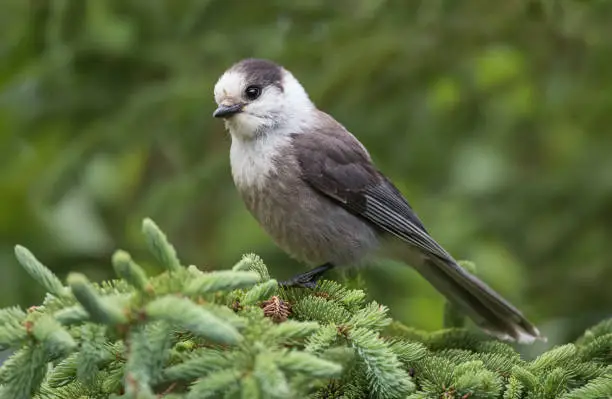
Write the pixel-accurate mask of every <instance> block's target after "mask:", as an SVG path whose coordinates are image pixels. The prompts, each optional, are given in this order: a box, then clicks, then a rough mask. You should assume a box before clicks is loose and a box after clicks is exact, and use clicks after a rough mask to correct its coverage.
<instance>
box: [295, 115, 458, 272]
mask: <svg viewBox="0 0 612 399" xmlns="http://www.w3.org/2000/svg"><path fill="white" fill-rule="evenodd" d="M340 129H343V128H342V127H341V126H339V125H336V126H333V128H330V129H318V130H314V131H312V132H308V133H303V134H295V135H293V137H292V140H293V145H294V148H295V155H296V157H297V160H298V163H299V165H300V168H301V171H302V178H303V179H304V181H306V182H307V183H308V184H309V185H310V186H312V187H313V188H314V189H316V190H317V191H319V192H320V193H322V194H324V195H325V196H327V197H329V198H331V199H332V200H335V201H336V202H337V203H338V204H339V205H341V206H342V207H344V208H345V209H346V210H348V211H349V212H351V213H353V214H355V215H357V216H359V217H362V218H364V219H366V220H368V221H369V222H370V223H372V224H373V225H374V226H376V227H377V228H378V229H379V230H382V231H385V232H388V233H390V234H392V235H395V236H396V237H399V238H400V239H402V240H404V241H405V242H407V243H409V244H411V245H413V246H415V247H417V248H419V249H421V250H422V251H423V252H425V253H429V254H431V255H435V256H436V257H438V258H442V259H445V260H452V257H451V256H450V255H449V254H448V252H446V251H445V250H444V249H443V248H442V247H441V246H440V245H439V244H438V243H437V242H436V241H435V240H434V239H433V238H431V237H430V236H429V234H428V233H427V231H426V230H425V227H424V226H423V223H421V221H420V220H419V218H418V216H417V215H416V214H415V212H414V211H413V210H412V208H411V207H410V205H409V204H408V201H407V200H406V199H405V198H404V197H403V196H402V194H401V193H400V192H399V190H398V189H397V188H396V187H395V186H394V185H393V183H391V182H390V181H389V180H388V179H387V178H386V177H385V176H383V175H382V174H381V173H380V172H379V171H378V170H377V169H376V168H375V167H374V165H373V164H372V161H371V160H370V157H369V155H368V154H367V152H366V151H365V149H364V148H363V146H362V145H361V144H360V143H359V141H357V139H356V138H355V137H354V136H353V135H351V134H350V133H349V132H348V131H346V130H340Z"/></svg>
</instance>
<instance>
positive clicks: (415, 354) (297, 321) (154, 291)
mask: <svg viewBox="0 0 612 399" xmlns="http://www.w3.org/2000/svg"><path fill="white" fill-rule="evenodd" d="M143 233H144V235H145V240H146V241H147V243H148V245H149V249H150V250H151V252H152V254H153V257H154V258H155V259H157V261H158V262H159V263H160V265H161V266H162V267H163V268H164V269H165V272H163V273H162V274H160V275H157V276H147V274H146V273H145V272H144V269H142V268H141V267H140V266H139V265H138V264H137V263H136V262H135V261H134V260H133V259H132V258H131V256H130V255H129V254H128V253H127V252H125V251H117V252H116V253H115V255H114V256H113V258H112V266H113V268H114V270H115V272H116V274H117V275H118V277H119V279H118V280H113V281H108V282H102V283H100V284H96V283H92V282H89V281H88V280H87V278H86V277H85V276H83V275H81V274H78V273H72V274H70V275H69V276H68V278H67V284H66V285H64V284H63V283H62V282H61V281H60V280H59V279H58V278H57V277H56V276H55V275H54V274H53V273H52V272H51V271H50V270H49V269H47V268H46V267H45V266H44V265H43V264H42V263H41V262H39V261H38V260H37V259H36V258H35V257H34V256H33V255H32V254H31V253H30V252H29V251H28V250H27V249H25V248H23V247H17V248H16V256H17V258H18V260H19V263H20V264H22V266H23V267H24V268H25V269H26V270H27V271H28V273H29V274H30V275H31V276H32V277H33V278H34V279H35V280H36V281H37V282H39V283H40V284H41V285H42V286H43V287H44V288H45V289H47V291H49V295H48V296H47V297H46V298H45V301H44V303H43V305H42V306H39V307H33V308H31V309H30V310H29V311H27V312H25V311H23V310H21V309H19V308H17V307H10V308H6V309H0V349H12V350H13V351H14V352H13V354H12V355H11V356H10V358H9V359H8V360H7V361H6V362H5V363H4V364H3V365H2V366H1V367H0V398H14V399H31V398H34V399H81V398H84V397H92V398H93V397H95V398H108V399H119V398H123V399H129V398H133V399H135V398H142V399H148V398H150V399H154V398H164V399H199V398H245V399H246V398H249V399H251V398H254V399H257V398H262V399H265V398H313V399H314V398H320V399H323V398H346V399H356V398H365V397H372V398H402V399H403V398H410V399H417V398H423V399H424V398H433V397H435V398H438V397H443V398H456V399H458V398H461V399H463V398H466V399H467V398H471V399H474V398H498V399H499V398H503V399H525V398H536V397H537V398H543V399H546V398H563V399H578V398H580V399H595V398H604V397H610V396H612V356H610V353H611V350H612V321H610V320H607V321H603V322H602V323H600V324H598V325H597V326H594V327H593V328H591V329H589V330H588V331H587V332H586V333H585V334H584V336H583V337H581V338H580V339H579V340H578V341H577V342H576V343H573V344H567V345H563V346H559V347H556V348H553V349H551V350H549V351H548V352H545V353H543V354H542V355H540V356H539V357H537V358H536V359H534V360H532V361H525V360H523V359H522V358H521V356H520V355H519V354H518V352H516V350H515V349H514V348H513V347H512V346H510V345H508V344H506V343H502V342H499V341H496V340H493V339H491V338H489V337H487V336H484V335H483V334H482V333H479V332H475V331H471V330H468V329H465V328H459V327H460V326H463V324H464V321H465V318H464V316H463V315H462V314H461V313H460V312H459V311H458V309H456V308H454V307H452V306H446V308H445V325H446V327H447V328H446V329H445V330H441V331H436V332H433V333H427V332H422V331H416V330H414V329H411V328H408V327H406V326H403V325H401V324H400V323H398V322H393V321H392V320H391V318H390V317H389V316H388V314H387V312H388V309H387V308H386V307H385V306H383V305H380V304H378V303H376V302H374V301H368V300H366V298H367V295H366V293H365V292H364V291H363V290H359V289H348V288H346V287H344V286H342V285H341V284H338V283H335V282H332V281H322V282H321V283H320V284H319V286H318V287H317V288H316V289H314V290H312V289H283V288H280V287H279V286H278V283H277V281H276V280H275V279H272V278H270V275H269V273H268V270H267V268H266V266H265V264H264V263H263V261H262V260H261V259H260V258H259V257H257V256H256V255H252V254H251V255H245V256H244V257H243V258H242V260H240V261H239V262H238V263H237V264H236V265H235V266H234V267H233V268H231V270H225V271H216V272H208V273H207V272H203V271H201V270H199V269H198V268H197V267H195V266H189V267H183V266H182V263H181V262H180V260H179V258H178V256H177V254H176V251H175V250H174V247H173V246H172V245H171V244H170V243H169V242H168V240H167V238H166V236H165V234H164V233H163V232H162V231H161V230H160V229H159V228H158V227H157V225H155V223H153V222H152V221H151V220H149V219H146V220H145V221H144V222H143ZM464 267H466V268H470V270H471V271H472V272H473V271H474V266H473V265H471V264H469V263H467V264H464Z"/></svg>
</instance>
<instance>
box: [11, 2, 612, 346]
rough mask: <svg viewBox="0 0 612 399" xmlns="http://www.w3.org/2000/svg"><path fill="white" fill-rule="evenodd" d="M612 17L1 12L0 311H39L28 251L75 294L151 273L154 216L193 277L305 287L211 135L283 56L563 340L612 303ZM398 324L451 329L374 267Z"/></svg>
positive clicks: (459, 9)
mask: <svg viewBox="0 0 612 399" xmlns="http://www.w3.org/2000/svg"><path fill="white" fill-rule="evenodd" d="M610 21H612V2H609V1H595V0H591V1H557V0H542V1H539V0H538V1H535V0H534V1H527V0H507V1H490V0H463V1H454V0H421V1H416V0H414V1H402V0H350V1H349V0H344V1H343V0H336V1H323V0H298V1H292V2H290V1H284V0H283V1H281V0H258V1H246V0H244V1H231V0H223V1H222V0H106V1H95V0H91V1H83V0H54V1H40V0H29V1H26V0H3V1H2V3H1V4H0V306H8V305H12V304H20V305H22V306H30V305H33V304H36V303H39V302H40V301H41V299H42V295H43V293H42V291H41V290H40V289H39V287H38V286H36V285H35V284H34V283H33V282H32V280H31V279H30V278H29V277H28V276H27V275H25V273H24V272H22V270H21V269H20V267H19V266H18V265H17V262H16V261H15V259H14V257H13V246H14V245H15V244H17V243H19V244H22V245H25V246H27V247H28V248H30V249H31V250H32V251H33V252H34V253H35V254H36V255H37V256H38V257H39V259H41V260H42V261H43V262H44V263H45V264H46V265H48V266H49V267H51V268H52V269H53V270H54V271H56V272H57V273H58V274H59V275H60V276H61V277H62V278H63V277H65V276H66V274H67V273H68V272H69V271H71V270H78V271H82V272H84V273H86V274H87V275H88V276H89V277H91V278H92V279H95V280H100V279H103V278H108V277H109V276H111V275H112V270H111V266H110V262H109V258H110V255H111V253H112V252H113V251H114V250H115V249H116V248H124V249H127V250H129V251H132V252H133V253H134V256H135V257H136V258H137V260H138V261H140V263H142V264H144V265H147V267H153V266H150V265H149V264H148V263H149V261H150V257H149V256H147V255H146V251H145V249H144V241H143V239H142V237H141V235H140V222H141V219H142V218H143V217H145V216H149V217H152V218H153V219H154V220H155V221H156V222H157V223H158V224H159V225H160V226H161V227H162V228H163V229H164V230H165V231H166V232H167V234H168V236H169V238H170V239H171V241H172V242H173V243H174V244H175V245H176V247H177V249H178V251H179V254H180V255H181V258H182V259H183V261H184V262H185V263H188V264H196V265H198V266H199V267H201V268H203V269H223V268H229V267H231V266H232V265H233V264H234V263H235V262H236V261H238V260H239V259H240V257H241V255H242V254H243V253H246V252H256V253H258V254H259V255H261V256H262V257H263V258H264V260H265V261H266V262H267V264H268V265H269V266H270V268H271V269H272V271H273V274H274V275H275V276H276V277H277V278H279V279H282V278H287V277H289V276H290V275H292V274H294V273H297V272H300V271H304V268H303V267H302V266H300V265H299V264H296V263H295V262H293V261H292V260H290V259H288V258H287V257H286V256H285V255H284V254H283V253H281V252H280V251H279V249H277V248H276V247H275V246H274V244H273V243H272V242H271V241H270V239H269V238H268V237H267V236H266V235H265V234H264V233H263V232H262V231H261V230H260V228H259V227H258V226H257V224H256V223H255V222H254V220H253V219H252V218H251V217H250V216H249V214H248V213H247V212H246V210H245V209H244V207H243V205H242V203H241V202H240V200H239V198H238V195H237V194H236V192H235V190H234V187H233V184H232V181H231V176H230V171H229V161H228V148H229V144H230V139H229V137H228V135H227V134H225V132H224V131H223V126H222V123H221V122H220V121H218V120H214V119H213V118H212V117H211V113H212V111H213V110H214V108H215V104H214V102H213V99H212V89H213V86H214V84H215V82H216V79H217V78H218V76H219V75H220V74H221V73H222V72H223V71H224V70H225V69H226V68H227V67H228V66H230V65H231V64H232V63H234V62H236V61H238V60H239V59H241V58H244V57H260V58H271V59H274V60H276V61H278V62H280V63H282V64H283V65H285V66H286V67H287V68H288V69H290V70H291V71H293V72H294V74H295V75H296V76H297V77H298V78H299V79H300V80H301V81H302V83H303V84H304V85H305V87H306V88H307V90H308V91H309V93H310V94H311V97H312V99H313V100H314V101H315V102H316V104H317V105H318V106H319V107H320V108H322V109H324V110H326V111H328V112H329V113H331V114H332V115H334V116H335V117H336V118H337V119H338V120H339V121H341V122H342V123H343V124H345V125H346V126H347V127H348V128H349V129H350V130H351V131H352V132H353V133H354V134H355V135H357V136H358V137H359V138H360V139H361V140H362V141H363V142H364V143H365V145H366V146H367V147H368V148H369V149H370V152H371V154H372V156H373V158H374V159H375V161H376V163H377V165H378V166H379V168H380V169H381V170H382V171H384V172H385V173H386V174H387V175H389V177H391V178H392V180H394V181H395V182H396V183H397V185H398V187H399V188H400V189H401V190H402V191H403V192H404V193H405V194H406V195H407V196H408V198H409V199H410V201H411V203H412V205H413V206H414V208H415V209H416V210H417V212H418V213H419V215H420V216H421V218H422V219H423V221H424V222H425V224H426V225H427V226H428V228H429V230H430V232H431V233H432V234H433V235H434V237H436V238H437V239H438V241H440V243H441V244H443V245H444V246H445V247H446V248H447V249H448V250H449V251H450V252H451V253H453V254H454V255H455V256H456V257H457V258H459V259H470V260H472V261H474V262H475V263H476V264H477V267H478V273H479V275H480V276H481V277H482V278H483V279H484V280H486V281H487V282H489V283H490V285H492V286H493V287H494V288H496V289H497V290H498V291H500V292H501V293H503V294H504V295H505V296H506V297H508V298H509V299H510V300H512V301H513V302H515V303H516V304H517V305H518V306H519V307H520V308H522V309H523V310H524V312H525V313H526V314H528V315H529V316H530V318H532V319H533V320H534V321H536V322H537V323H538V324H539V325H540V326H541V327H542V329H543V330H545V331H546V333H547V334H548V335H549V338H550V341H549V344H554V343H557V342H563V341H567V340H569V339H573V338H574V337H575V336H576V334H578V333H579V332H580V331H582V330H583V329H584V328H585V327H587V326H588V325H590V324H592V323H595V322H597V321H598V320H600V319H602V318H605V317H608V316H610V307H611V303H612V290H611V289H610V282H611V281H612V265H611V262H612V132H611V131H610V130H611V126H612V44H611V40H612V39H611V38H612V23H611V22H610ZM362 277H363V280H364V281H365V282H366V285H367V287H368V289H369V293H370V296H371V297H372V298H374V299H376V300H378V301H379V302H382V303H384V304H387V305H388V306H389V307H390V308H391V312H392V314H393V316H394V317H396V318H398V319H399V320H401V321H403V322H405V323H407V324H409V325H412V326H415V327H418V328H424V329H436V328H439V327H440V326H441V320H442V317H441V314H442V306H443V300H442V297H441V296H440V295H438V294H437V293H435V291H434V290H433V289H432V288H430V287H429V286H428V285H427V284H426V283H424V281H423V280H422V279H420V277H418V276H417V275H416V274H415V273H414V272H412V271H410V270H409V269H408V268H405V267H402V266H401V265H396V264H388V265H384V266H383V267H380V268H377V269H368V270H365V271H364V272H363V274H362Z"/></svg>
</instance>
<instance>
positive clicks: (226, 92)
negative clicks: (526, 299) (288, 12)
mask: <svg viewBox="0 0 612 399" xmlns="http://www.w3.org/2000/svg"><path fill="white" fill-rule="evenodd" d="M214 91H215V101H216V103H217V104H218V108H217V109H216V111H215V112H214V113H213V116H214V117H216V118H223V119H224V121H225V127H226V129H227V130H228V131H229V133H230V135H231V138H232V144H231V149H230V163H231V170H232V176H233V179H234V182H235V184H236V188H237V189H238V192H239V193H240V195H241V197H242V199H243V201H244V203H245V205H246V207H247V208H248V210H249V211H250V212H251V214H252V215H253V216H254V217H255V218H256V219H257V221H258V222H259V224H260V225H261V226H262V228H263V229H264V230H265V231H266V232H267V233H268V234H269V235H270V236H271V237H272V239H273V240H274V241H275V242H276V243H277V245H278V246H279V247H280V248H282V249H283V250H284V251H286V252H287V253H288V254H289V255H291V256H292V257H293V258H295V259H297V260H298V261H301V262H303V263H306V264H308V265H310V266H311V267H316V268H314V269H313V270H311V271H309V272H307V273H304V274H300V275H298V276H296V277H294V278H293V279H291V280H290V281H289V282H288V283H287V284H289V285H298V286H304V287H312V286H314V285H315V284H316V281H317V280H318V279H319V278H320V277H321V276H322V275H323V273H325V271H327V270H329V269H331V268H333V267H342V266H348V265H359V264H364V263H366V264H367V263H370V262H372V261H373V260H374V259H379V258H381V257H386V258H390V259H393V260H399V261H401V262H403V263H406V264H409V265H411V266H412V267H414V268H415V269H416V270H417V271H418V272H419V273H420V274H421V275H422V276H423V277H424V278H425V279H427V280H428V281H429V282H430V283H431V284H432V285H433V286H434V287H435V288H436V289H437V290H438V291H440V292H441V293H442V294H443V295H444V296H445V297H446V298H447V299H448V300H449V301H451V302H452V303H454V304H456V305H457V306H458V307H459V308H460V309H462V310H463V312H464V313H465V314H466V315H468V316H469V317H470V318H471V319H472V320H473V321H474V322H475V323H476V324H477V325H478V326H479V327H481V328H482V329H483V330H484V331H486V332H488V333H489V334H492V335H493V336H496V337H498V338H500V339H505V340H516V341H518V342H523V343H531V342H533V341H534V340H535V339H538V338H542V337H541V336H540V333H539V331H538V329H537V328H536V327H535V326H534V325H533V324H531V323H530V322H529V321H528V320H527V319H526V318H525V317H524V316H523V315H522V314H521V312H520V311H519V310H517V309H516V308H515V307H514V306H512V305H511V304H510V303H509V302H507V301H506V300H505V299H504V298H502V297H501V296H500V295H499V294H497V293H496V292H495V291H493V290H492V289H491V288H489V287H488V286H487V285H486V284H485V283H483V282H482V281H480V280H479V279H477V278H476V277H474V276H472V275H471V274H469V273H468V272H466V271H465V270H464V269H463V268H462V267H461V266H459V265H458V264H457V262H456V261H455V260H454V259H453V257H452V256H451V255H450V254H449V253H448V252H446V251H445V250H444V249H443V248H442V247H441V246H440V245H439V244H438V243H437V242H436V241H435V240H434V239H433V238H431V236H430V235H429V234H428V233H427V231H426V230H425V227H424V226H423V223H421V221H420V220H419V218H418V217H417V215H416V214H415V212H414V211H413V210H412V208H411V207H410V205H409V204H408V201H406V199H405V198H404V197H403V196H402V194H401V193H400V191H399V190H398V189H397V188H396V187H395V186H394V185H393V183H391V182H390V181H389V179H387V178H386V177H385V176H384V175H383V174H382V173H381V172H380V171H379V170H378V169H377V168H376V167H375V166H374V164H373V163H372V160H371V158H370V155H369V154H368V151H367V150H366V149H365V147H364V146H363V145H362V144H361V143H360V142H359V141H358V140H357V139H356V138H355V137H354V136H353V135H352V134H351V133H350V132H349V131H348V130H346V129H345V128H344V126H342V125H341V124H340V123H338V122H337V121H336V120H335V119H334V118H332V117H331V116H329V115H328V114H326V113H325V112H322V111H320V110H318V109H317V107H316V106H315V105H314V104H313V102H312V101H311V100H310V99H309V97H308V94H307V93H306V91H305V90H304V88H303V87H302V85H301V84H300V83H299V82H298V81H297V79H296V78H295V77H294V76H293V75H292V74H291V73H290V72H289V71H287V70H286V69H285V68H283V67H282V66H280V65H278V64H276V63H274V62H271V61H267V60H260V59H246V60H242V61H240V62H238V63H236V64H234V65H233V66H232V67H231V68H229V69H228V70H227V71H226V72H225V73H224V74H223V75H222V76H221V77H220V78H219V81H218V82H217V84H216V85H215V90H214Z"/></svg>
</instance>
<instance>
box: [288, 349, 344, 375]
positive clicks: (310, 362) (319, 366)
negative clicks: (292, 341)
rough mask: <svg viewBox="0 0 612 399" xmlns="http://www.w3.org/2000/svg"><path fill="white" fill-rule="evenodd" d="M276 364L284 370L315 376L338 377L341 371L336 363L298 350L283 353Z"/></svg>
mask: <svg viewBox="0 0 612 399" xmlns="http://www.w3.org/2000/svg"><path fill="white" fill-rule="evenodd" d="M277 364H278V366H279V367H280V368H281V369H282V370H284V371H286V372H294V373H304V374H306V375H309V376H312V377H315V378H333V377H339V376H340V373H341V372H342V367H341V366H340V365H339V364H337V363H334V362H330V361H328V360H324V359H321V358H318V357H316V356H314V355H311V354H309V353H306V352H298V351H293V352H289V353H286V354H283V355H282V356H281V357H280V358H279V359H278V360H277Z"/></svg>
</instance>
